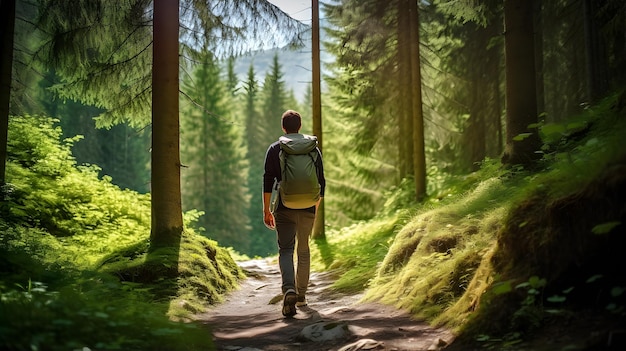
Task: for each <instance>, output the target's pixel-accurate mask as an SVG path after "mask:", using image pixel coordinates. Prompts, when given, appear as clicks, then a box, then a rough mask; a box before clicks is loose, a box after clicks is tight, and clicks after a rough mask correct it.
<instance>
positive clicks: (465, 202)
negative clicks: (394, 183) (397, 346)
mask: <svg viewBox="0 0 626 351" xmlns="http://www.w3.org/2000/svg"><path fill="white" fill-rule="evenodd" d="M619 101H620V100H619V97H618V95H615V96H610V97H608V98H607V99H606V100H605V101H603V102H601V103H600V104H598V105H595V106H593V107H592V108H590V109H588V110H587V111H586V112H585V113H584V114H583V115H581V116H578V117H576V119H574V120H572V121H568V122H565V123H566V127H565V128H563V129H559V130H561V131H563V133H562V134H560V138H555V136H554V135H552V136H550V137H548V136H547V135H548V133H545V134H543V135H545V136H546V138H545V140H544V142H545V143H546V147H545V148H544V150H545V154H544V158H543V160H542V161H541V164H540V167H539V168H538V169H536V170H533V171H529V170H525V169H523V168H513V169H504V168H502V167H501V166H500V164H499V162H497V161H494V160H485V162H483V163H482V166H481V169H480V170H479V171H477V172H475V173H472V174H470V175H467V176H464V177H459V176H445V175H441V178H440V182H441V183H440V184H439V185H437V186H436V187H434V188H435V189H438V190H437V191H433V192H432V194H433V196H431V197H429V198H428V199H427V200H426V201H425V202H424V203H423V204H422V205H419V206H418V205H413V206H411V202H410V201H408V199H409V198H410V194H411V191H412V188H411V186H410V185H406V183H409V181H405V182H406V183H403V184H405V185H403V186H400V187H397V188H396V189H394V190H393V191H390V192H389V193H388V195H387V198H388V201H387V204H386V206H385V207H384V208H383V210H382V211H381V212H380V213H379V215H378V216H377V217H375V219H373V220H370V221H368V222H362V223H359V224H358V225H354V226H352V227H346V228H344V229H342V230H341V231H333V232H331V233H330V234H329V235H328V240H329V243H328V244H327V245H321V244H318V245H316V249H317V255H314V256H313V257H316V256H317V257H318V260H317V261H316V262H317V265H320V266H322V267H331V268H334V269H336V270H337V271H338V272H339V273H341V274H342V275H341V276H340V278H338V281H337V284H336V286H335V287H336V288H340V289H345V290H348V291H361V290H365V297H364V299H365V300H378V301H381V302H384V303H388V304H392V305H394V306H397V307H400V308H403V309H407V310H410V311H411V312H412V313H413V314H414V315H415V316H418V317H421V318H425V319H427V320H429V321H432V323H435V324H444V325H447V326H448V327H451V328H453V329H454V330H456V331H458V332H459V333H461V335H462V336H465V337H470V338H471V339H472V340H474V341H476V340H478V345H479V347H480V346H482V347H486V348H493V349H503V348H504V349H506V348H514V347H516V345H519V344H521V343H523V342H525V340H526V339H527V338H529V335H531V333H533V332H534V331H536V330H538V328H541V327H543V326H545V325H546V323H566V322H567V323H570V322H572V321H575V320H576V319H577V311H581V310H582V311H587V312H588V313H589V311H593V313H594V316H597V317H598V318H600V319H604V318H607V319H608V320H609V321H617V322H619V321H622V322H623V317H624V310H625V307H624V306H625V304H624V294H625V290H624V286H625V284H624V283H625V282H624V277H623V275H621V274H620V273H619V270H618V271H616V268H615V267H618V266H621V264H622V263H621V261H620V258H619V257H620V255H619V250H620V249H618V248H621V247H623V242H624V241H623V240H624V239H623V238H624V237H623V223H624V220H625V219H624V217H623V213H624V212H620V211H623V208H624V207H623V206H624V201H623V194H624V184H625V183H624V181H625V179H624V173H623V169H624V157H625V155H626V149H625V148H624V144H623V135H624V131H625V130H626V121H625V120H624V119H623V109H622V110H620V108H619V106H623V105H622V104H621V103H620V102H619ZM577 121H586V122H585V123H580V122H577ZM567 126H569V127H567ZM583 126H588V127H583ZM538 127H539V129H540V130H541V129H542V128H543V127H542V126H538ZM581 127H583V129H580V128H581ZM550 130H557V128H555V127H549V128H548V129H546V130H545V131H546V132H547V131H550ZM568 131H572V132H571V133H570V132H568ZM620 213H621V214H620ZM392 223H395V225H393V224H392ZM377 245H380V246H381V247H383V246H384V247H388V249H387V252H386V253H385V254H384V258H383V259H382V260H380V261H378V262H369V263H367V264H361V263H360V262H362V261H365V262H368V260H367V255H363V252H368V255H371V256H377V255H375V254H374V253H375V252H377V250H376V249H377V248H378V247H379V246H377ZM357 247H358V249H357ZM346 253H350V254H349V255H346ZM347 257H356V258H355V259H353V260H350V259H348V258H347ZM378 257H380V256H378ZM369 267H376V273H375V275H372V274H371V273H370V272H367V268H369ZM587 274H588V275H587ZM344 276H345V277H346V278H345V279H344ZM589 277H591V278H589ZM581 278H582V280H581ZM585 279H587V281H585ZM348 280H352V281H353V282H354V283H353V284H349V283H348ZM580 322H581V323H585V321H580ZM477 335H478V338H475V337H476V336H477ZM466 340H467V339H466Z"/></svg>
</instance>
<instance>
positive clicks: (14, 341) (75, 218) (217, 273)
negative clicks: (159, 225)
mask: <svg viewBox="0 0 626 351" xmlns="http://www.w3.org/2000/svg"><path fill="white" fill-rule="evenodd" d="M55 124H56V121H55V120H53V119H50V118H47V117H37V116H14V117H12V118H11V119H10V127H9V138H8V139H9V144H8V160H7V174H6V178H7V184H6V185H5V186H4V187H3V188H2V189H1V190H2V191H1V195H2V202H0V215H1V216H0V233H1V234H0V235H1V236H0V267H1V269H0V348H1V349H3V350H4V349H6V350H25V349H29V350H72V349H83V348H84V347H87V348H90V349H125V350H146V349H149V350H172V349H181V348H184V349H188V350H194V349H202V350H206V349H212V347H213V346H212V340H211V337H210V333H209V332H208V331H207V330H206V328H205V327H203V326H200V325H198V324H196V323H193V322H190V320H191V316H192V315H193V314H194V313H196V312H199V311H202V310H203V309H204V308H206V307H207V306H208V305H209V304H212V303H216V302H218V301H220V300H221V298H222V296H223V295H224V294H225V293H226V292H228V291H230V290H232V289H233V288H235V287H236V285H237V281H238V279H240V278H242V277H243V274H242V272H241V270H240V269H239V268H238V267H237V265H236V264H235V262H234V260H233V259H232V258H231V256H230V254H229V253H228V251H227V250H226V249H223V248H221V247H219V246H218V244H217V243H216V242H215V241H212V240H209V239H207V238H206V237H203V236H199V235H197V234H195V233H194V232H193V230H192V229H186V230H185V232H184V233H183V236H182V240H181V244H180V248H178V250H177V252H176V254H175V255H171V254H170V253H166V252H160V251H159V250H155V251H154V252H153V253H150V254H148V240H149V235H150V196H149V195H147V194H139V193H136V192H133V191H129V190H122V189H119V188H118V187H117V186H115V185H114V184H112V183H111V179H110V178H109V177H107V176H104V177H103V178H101V179H100V178H98V175H97V174H98V171H99V168H98V167H97V166H95V165H83V166H79V165H76V163H75V160H74V158H73V156H72V155H71V152H70V147H71V145H72V143H74V142H76V141H78V140H79V139H80V138H78V137H77V138H72V139H68V140H65V141H64V142H62V143H60V142H59V138H60V136H61V130H60V129H59V127H56V126H55ZM198 215H201V214H200V213H196V212H193V211H192V212H190V213H186V214H185V222H186V223H185V225H186V227H187V228H191V227H192V225H191V221H193V219H194V218H197V216H198ZM173 257H175V258H176V259H173ZM173 269H175V270H176V275H175V277H171V275H168V274H162V275H161V273H164V272H167V271H171V270H173ZM183 345H184V346H183Z"/></svg>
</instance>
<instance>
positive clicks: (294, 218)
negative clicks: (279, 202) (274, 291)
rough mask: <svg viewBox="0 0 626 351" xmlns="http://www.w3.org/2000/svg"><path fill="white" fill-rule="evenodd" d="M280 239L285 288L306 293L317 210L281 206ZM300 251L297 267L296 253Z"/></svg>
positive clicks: (277, 221) (277, 222)
mask: <svg viewBox="0 0 626 351" xmlns="http://www.w3.org/2000/svg"><path fill="white" fill-rule="evenodd" d="M274 218H275V219H276V234H277V239H278V265H279V266H280V274H281V277H282V286H281V288H282V292H283V293H285V292H286V291H287V290H289V289H294V290H295V291H296V293H297V294H298V295H299V296H306V290H307V287H308V285H309V274H310V270H311V252H310V250H309V237H310V236H311V231H312V230H313V222H314V221H315V213H314V212H312V211H310V210H308V209H305V210H292V209H288V208H284V207H280V208H279V209H278V210H277V211H276V212H275V213H274ZM294 249H295V250H296V254H297V259H298V260H297V265H296V268H295V269H294V262H293V253H294Z"/></svg>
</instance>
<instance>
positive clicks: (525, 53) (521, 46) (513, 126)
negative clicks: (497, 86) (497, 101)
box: [502, 0, 541, 165]
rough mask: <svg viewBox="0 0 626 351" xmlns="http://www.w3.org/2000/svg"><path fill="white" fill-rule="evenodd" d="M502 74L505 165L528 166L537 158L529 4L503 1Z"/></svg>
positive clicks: (527, 0) (532, 40)
mask: <svg viewBox="0 0 626 351" xmlns="http://www.w3.org/2000/svg"><path fill="white" fill-rule="evenodd" d="M504 24H505V37H504V52H505V65H506V68H505V72H506V147H505V151H504V155H503V156H502V162H503V163H504V164H506V165H515V164H521V165H530V164H531V163H532V162H533V161H534V160H536V159H537V158H538V157H539V154H538V153H536V151H537V150H539V147H540V143H541V142H540V139H539V135H538V133H537V129H536V128H534V129H531V128H529V125H531V124H533V123H537V93H536V92H537V88H536V72H535V51H534V32H533V1H532V0H505V1H504Z"/></svg>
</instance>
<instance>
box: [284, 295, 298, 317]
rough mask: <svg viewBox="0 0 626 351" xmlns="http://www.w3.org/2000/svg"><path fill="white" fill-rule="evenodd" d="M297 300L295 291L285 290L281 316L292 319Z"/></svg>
mask: <svg viewBox="0 0 626 351" xmlns="http://www.w3.org/2000/svg"><path fill="white" fill-rule="evenodd" d="M297 300H298V295H296V291H295V290H293V289H289V290H287V292H285V296H284V297H283V316H285V317H292V316H293V315H295V314H296V312H297V311H296V302H297Z"/></svg>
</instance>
